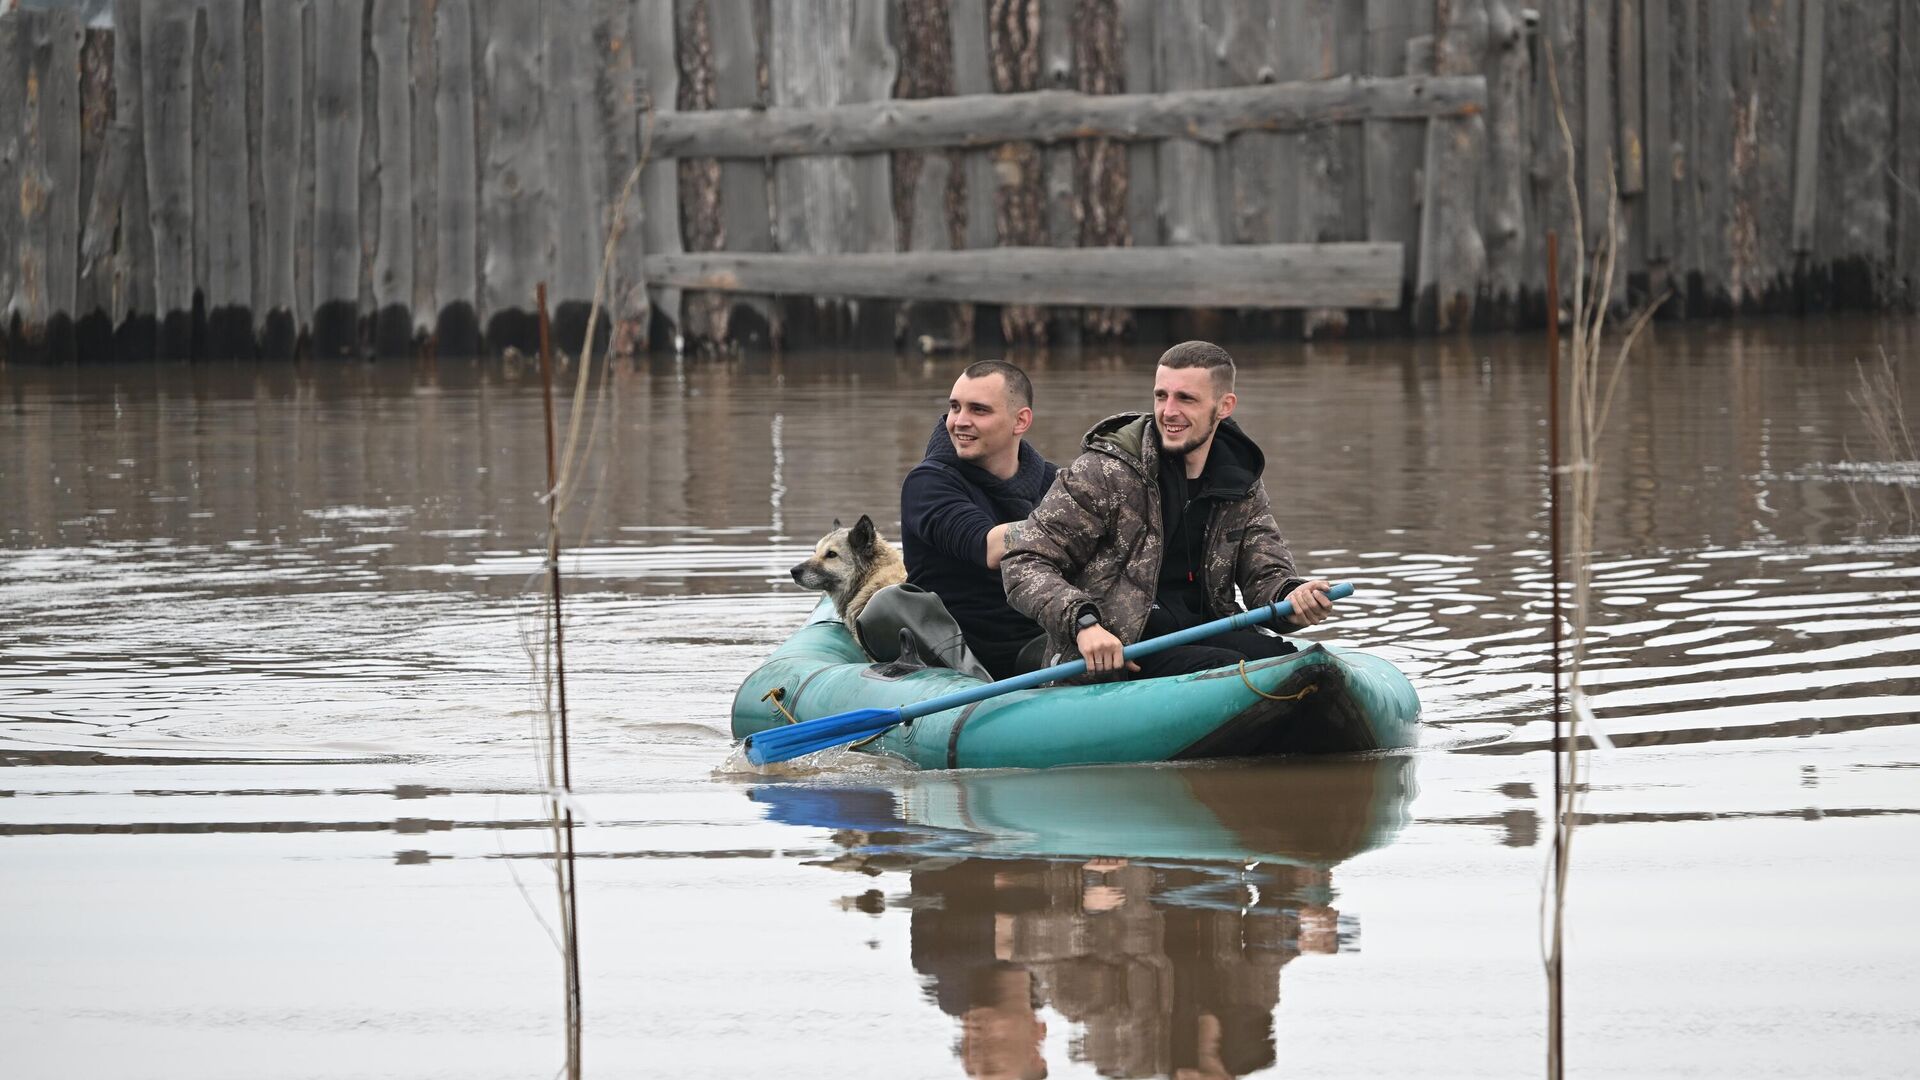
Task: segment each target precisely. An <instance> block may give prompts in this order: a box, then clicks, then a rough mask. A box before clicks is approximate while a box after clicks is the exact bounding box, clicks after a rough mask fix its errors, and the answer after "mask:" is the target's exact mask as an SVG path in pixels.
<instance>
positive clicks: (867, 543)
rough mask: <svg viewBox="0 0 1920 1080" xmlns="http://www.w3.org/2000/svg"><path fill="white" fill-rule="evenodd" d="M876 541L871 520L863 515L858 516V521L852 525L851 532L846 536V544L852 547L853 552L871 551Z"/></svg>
mask: <svg viewBox="0 0 1920 1080" xmlns="http://www.w3.org/2000/svg"><path fill="white" fill-rule="evenodd" d="M876 539H878V537H876V536H875V535H874V532H873V519H872V518H870V517H868V516H867V515H865V514H861V515H860V520H859V521H856V522H854V523H853V531H852V532H850V533H848V534H847V542H848V543H850V544H852V545H853V548H854V550H855V551H868V550H871V549H872V547H873V544H874V541H875V540H876Z"/></svg>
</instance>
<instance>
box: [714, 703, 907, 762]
mask: <svg viewBox="0 0 1920 1080" xmlns="http://www.w3.org/2000/svg"><path fill="white" fill-rule="evenodd" d="M901 719H902V717H901V716H900V710H899V709H856V710H854V711H853V712H844V713H835V714H834V715H832V716H823V717H821V718H820V719H818V720H802V721H801V722H799V723H797V724H788V725H787V726H786V727H777V728H768V729H767V730H765V731H762V732H759V733H757V734H754V735H749V736H747V760H748V761H751V762H753V763H754V764H755V765H771V764H773V763H774V762H776V761H791V760H792V759H794V758H797V757H800V756H802V755H804V754H812V753H817V752H819V751H821V750H826V749H828V748H830V747H835V746H840V745H842V744H844V743H850V742H857V741H859V740H861V739H864V738H866V737H867V736H869V735H878V734H880V733H881V732H883V731H885V730H887V729H888V728H890V727H892V726H893V725H895V724H898V723H900V722H901Z"/></svg>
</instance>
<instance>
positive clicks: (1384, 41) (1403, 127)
mask: <svg viewBox="0 0 1920 1080" xmlns="http://www.w3.org/2000/svg"><path fill="white" fill-rule="evenodd" d="M1366 15H1367V24H1366V29H1367V67H1366V70H1367V72H1368V73H1369V74H1372V75H1382V76H1386V75H1405V74H1409V72H1408V71H1407V43H1408V42H1409V41H1411V40H1413V39H1414V38H1416V37H1430V36H1431V35H1432V33H1433V7H1432V5H1430V4H1421V3H1414V4H1409V3H1406V2H1405V0H1367V10H1366ZM1361 126H1362V128H1363V131H1364V137H1365V140H1366V170H1365V174H1366V180H1365V185H1364V186H1365V188H1366V199H1367V236H1366V238H1367V239H1368V240H1371V241H1374V242H1375V243H1395V244H1401V245H1403V247H1404V250H1405V252H1406V258H1407V264H1406V268H1405V270H1404V272H1403V274H1402V280H1403V281H1404V282H1405V283H1406V285H1407V286H1408V290H1407V295H1408V296H1409V297H1411V296H1412V289H1411V286H1412V284H1413V278H1414V274H1415V273H1416V272H1417V271H1418V269H1419V263H1418V261H1417V260H1418V258H1419V255H1420V218H1419V206H1420V195H1421V189H1420V186H1419V185H1417V184H1415V183H1414V179H1415V177H1416V176H1418V175H1419V172H1420V160H1421V157H1422V155H1423V154H1424V153H1425V148H1426V125H1425V124H1423V123H1413V122H1409V121H1404V120H1368V121H1366V122H1365V123H1364V124H1362V125H1361ZM1401 308H1402V310H1403V311H1404V310H1406V308H1407V304H1404V303H1403V304H1402V305H1401ZM1389 317H1390V318H1391V316H1389ZM1379 321H1382V320H1378V319H1376V322H1379Z"/></svg>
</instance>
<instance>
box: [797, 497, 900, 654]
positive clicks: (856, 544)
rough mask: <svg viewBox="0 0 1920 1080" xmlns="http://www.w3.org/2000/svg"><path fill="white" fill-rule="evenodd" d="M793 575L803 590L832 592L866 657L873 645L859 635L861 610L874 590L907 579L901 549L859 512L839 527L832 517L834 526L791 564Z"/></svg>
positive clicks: (834, 604) (876, 590)
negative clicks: (805, 555) (855, 518)
mask: <svg viewBox="0 0 1920 1080" xmlns="http://www.w3.org/2000/svg"><path fill="white" fill-rule="evenodd" d="M793 580H794V584H796V585H799V586H800V587H801V588H803V589H812V590H814V591H815V592H823V593H826V594H827V595H828V596H830V597H832V598H833V606H834V607H835V608H836V609H838V610H839V612H840V621H841V622H843V623H846V624H847V630H848V631H849V632H850V633H852V634H853V640H854V641H855V642H856V643H858V644H859V646H860V649H861V651H862V652H864V653H866V654H867V655H868V656H869V657H871V656H872V655H873V650H872V649H870V648H868V647H867V643H866V642H865V641H863V640H862V639H861V636H860V613H861V612H862V611H865V610H866V607H867V601H869V600H871V599H873V594H874V593H877V592H879V591H880V590H881V589H884V588H886V587H887V586H889V585H898V584H900V583H901V582H903V581H905V580H907V564H906V562H905V561H904V560H902V559H901V558H900V552H898V551H897V550H895V549H894V546H893V545H892V544H889V543H887V542H886V541H885V540H884V539H882V538H881V536H880V533H879V532H878V530H876V529H875V528H874V527H873V519H872V518H870V517H868V516H867V515H865V514H861V515H860V520H859V521H856V522H854V523H853V527H852V528H850V529H849V528H842V527H841V525H840V522H839V520H838V519H836V520H835V521H834V523H833V531H832V532H830V533H828V534H827V535H825V536H823V537H821V538H820V542H819V543H817V544H815V545H813V557H812V558H810V559H808V560H806V561H805V562H803V563H800V564H799V565H798V566H795V567H794V568H793Z"/></svg>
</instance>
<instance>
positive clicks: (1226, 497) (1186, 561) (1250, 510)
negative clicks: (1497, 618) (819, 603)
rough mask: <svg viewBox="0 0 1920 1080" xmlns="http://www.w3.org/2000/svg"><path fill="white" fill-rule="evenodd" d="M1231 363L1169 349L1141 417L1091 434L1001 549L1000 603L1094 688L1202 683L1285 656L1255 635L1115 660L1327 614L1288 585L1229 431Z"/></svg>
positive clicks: (1115, 421)
mask: <svg viewBox="0 0 1920 1080" xmlns="http://www.w3.org/2000/svg"><path fill="white" fill-rule="evenodd" d="M1233 380H1234V367H1233V358H1232V357H1230V356H1228V355H1227V351H1226V350H1225V349H1222V348H1221V347H1220V346H1218V345H1213V344H1210V343H1208V342H1204V341H1188V342H1183V343H1181V344H1179V345H1175V346H1174V347H1173V348H1171V349H1168V350H1167V351H1166V353H1165V354H1163V355H1162V356H1161V357H1160V364H1159V366H1158V368H1157V369H1156V370H1155V372H1154V384H1153V412H1152V413H1151V414H1150V415H1149V414H1143V413H1121V414H1120V415H1118V416H1113V417H1109V418H1108V419H1106V420H1103V421H1101V422H1100V423H1099V424H1097V425H1095V426H1094V428H1093V430H1092V431H1089V432H1088V433H1087V436H1086V440H1085V446H1086V452H1085V453H1083V454H1081V455H1080V456H1079V457H1078V458H1076V459H1075V460H1074V461H1073V463H1072V464H1070V465H1068V466H1067V467H1066V468H1064V469H1062V470H1061V471H1060V477H1059V482H1058V483H1056V484H1055V485H1054V486H1053V488H1052V490H1051V491H1049V492H1048V494H1047V497H1046V499H1045V500H1043V501H1042V502H1041V504H1040V506H1039V507H1038V508H1036V509H1035V510H1034V512H1033V516H1032V517H1030V518H1029V519H1028V520H1027V521H1026V522H1025V523H1024V524H1022V525H1021V527H1020V531H1019V533H1018V535H1017V536H1016V537H1015V539H1014V540H1013V541H1012V542H1011V543H1010V544H1009V545H1008V549H1007V557H1006V561H1005V563H1004V564H1003V565H1002V567H1001V573H1002V574H1003V575H1004V577H1005V579H1006V585H1007V601H1008V603H1010V604H1012V605H1013V608H1014V609H1015V610H1016V611H1019V612H1021V613H1023V614H1026V615H1028V616H1030V617H1032V618H1033V619H1034V621H1035V622H1037V623H1039V624H1040V626H1041V627H1042V628H1044V629H1045V630H1046V632H1047V648H1048V651H1049V653H1051V654H1058V655H1060V656H1062V657H1074V656H1079V657H1084V658H1085V659H1086V661H1087V669H1088V671H1089V672H1090V673H1091V674H1092V675H1093V676H1095V677H1100V676H1107V677H1112V676H1115V675H1120V676H1122V677H1124V674H1125V671H1135V672H1141V673H1142V674H1144V675H1147V676H1149V677H1152V676H1159V675H1177V674H1182V673H1184V672H1190V671H1203V670H1206V669H1208V668H1215V667H1221V666H1224V665H1228V664H1233V663H1236V662H1238V661H1240V660H1251V659H1258V658H1261V657H1268V656H1280V655H1283V654H1285V653H1288V652H1292V651H1293V646H1292V645H1290V644H1289V643H1288V642H1287V641H1286V639H1284V638H1281V637H1277V636H1273V635H1269V634H1264V633H1261V632H1259V631H1257V630H1238V631H1229V632H1227V633H1224V634H1218V635H1215V636H1213V637H1210V638H1208V639H1206V640H1205V641H1203V642H1199V643H1196V644H1192V645H1183V646H1179V647H1176V648H1172V649H1167V650H1164V651H1162V652H1159V653H1156V654H1154V655H1153V656H1151V657H1148V658H1146V659H1143V660H1141V661H1140V662H1139V663H1137V664H1135V663H1125V671H1123V670H1122V665H1123V663H1124V661H1123V658H1122V656H1121V650H1122V648H1124V647H1125V646H1126V645H1129V644H1132V643H1133V642H1136V641H1139V640H1142V639H1144V638H1151V637H1159V636H1161V635H1163V634H1169V633H1172V632H1174V631H1176V630H1184V629H1187V628H1189V627H1194V626H1198V625H1200V624H1201V623H1205V622H1209V621H1212V620H1214V619H1218V618H1222V617H1224V616H1227V615H1231V614H1233V613H1235V612H1236V611H1238V610H1240V606H1239V604H1238V602H1237V601H1236V600H1235V599H1234V591H1235V589H1236V588H1237V589H1238V590H1239V592H1240V593H1241V595H1242V596H1244V597H1245V599H1246V602H1247V603H1248V604H1250V605H1254V606H1261V605H1265V604H1271V603H1273V602H1274V601H1276V600H1279V599H1281V598H1283V597H1284V598H1286V599H1289V600H1291V601H1293V605H1294V616H1293V621H1294V623H1295V624H1296V625H1311V624H1313V623H1317V622H1319V621H1320V620H1322V619H1324V618H1326V616H1327V613H1328V612H1329V611H1330V610H1332V602H1331V601H1330V600H1328V598H1327V594H1326V590H1327V589H1328V588H1330V587H1331V586H1330V585H1329V584H1328V583H1327V582H1325V581H1308V580H1306V579H1303V578H1301V577H1299V576H1297V575H1296V574H1295V573H1294V568H1293V555H1292V553H1291V552H1289V551H1288V550H1287V544H1286V541H1285V540H1284V539H1282V538H1281V536H1280V527H1279V525H1278V524H1276V523H1275V521H1274V517H1273V509H1272V505H1271V503H1270V502H1269V501H1268V498H1267V489H1266V485H1265V484H1264V483H1262V482H1261V479H1260V474H1261V472H1262V471H1263V470H1264V468H1265V466H1266V456H1265V455H1264V454H1263V453H1262V452H1261V450H1260V447H1259V446H1257V445H1255V443H1254V441H1253V440H1252V439H1250V438H1248V437H1247V435H1246V434H1245V433H1244V432H1242V431H1241V430H1240V428H1239V426H1238V425H1236V424H1234V422H1233V421H1232V419H1231V417H1232V415H1233V409H1234V405H1235V403H1236V401H1237V400H1238V399H1237V398H1236V397H1235V395H1234V390H1233Z"/></svg>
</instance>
